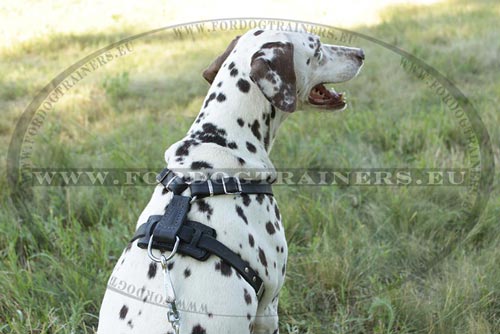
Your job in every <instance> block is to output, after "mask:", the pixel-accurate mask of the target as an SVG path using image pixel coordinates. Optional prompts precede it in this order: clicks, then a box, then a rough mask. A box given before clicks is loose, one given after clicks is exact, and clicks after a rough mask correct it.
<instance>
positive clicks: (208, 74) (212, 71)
mask: <svg viewBox="0 0 500 334" xmlns="http://www.w3.org/2000/svg"><path fill="white" fill-rule="evenodd" d="M239 38H240V36H236V37H235V39H233V40H232V41H231V43H229V45H228V46H227V49H226V51H224V53H222V54H221V55H220V56H219V57H217V58H216V59H215V60H214V61H213V63H212V64H210V66H208V67H207V68H206V69H205V71H203V77H204V78H205V80H207V81H208V83H209V84H212V82H214V79H215V76H216V75H217V72H219V70H220V67H221V66H222V64H223V63H224V61H225V60H226V58H227V57H228V56H229V54H230V53H231V51H233V49H234V47H235V45H236V43H237V42H238V39H239Z"/></svg>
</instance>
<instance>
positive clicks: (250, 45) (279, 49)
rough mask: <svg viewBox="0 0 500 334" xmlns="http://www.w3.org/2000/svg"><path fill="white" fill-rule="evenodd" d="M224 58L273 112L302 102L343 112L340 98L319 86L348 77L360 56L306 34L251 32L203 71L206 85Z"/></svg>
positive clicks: (358, 51)
mask: <svg viewBox="0 0 500 334" xmlns="http://www.w3.org/2000/svg"><path fill="white" fill-rule="evenodd" d="M241 57H243V59H242V58H241ZM228 58H231V59H232V60H233V58H236V59H237V60H239V61H238V63H240V66H244V68H245V69H247V70H248V73H242V75H245V74H246V75H248V76H249V77H250V79H251V80H252V81H253V82H254V83H255V84H256V85H257V86H258V87H259V89H260V91H261V92H262V94H263V95H264V96H265V98H266V99H267V100H269V101H270V102H271V103H272V104H273V105H274V106H275V107H276V108H278V109H280V110H283V111H285V112H293V111H295V110H296V109H297V104H299V103H302V102H303V103H308V104H310V105H313V106H315V107H319V108H323V109H328V110H341V109H344V108H345V106H346V102H345V100H344V96H343V94H341V93H337V92H336V91H335V90H334V89H333V88H327V87H326V86H325V85H326V84H334V83H339V82H344V81H348V80H350V79H352V78H354V77H355V76H356V75H357V74H358V72H359V70H360V69H361V66H362V65H363V60H364V53H363V50H361V49H358V48H351V47H345V46H337V45H328V44H322V43H321V42H320V40H319V37H318V36H316V35H312V34H308V33H295V32H283V31H266V30H258V29H254V30H251V31H249V32H247V33H246V34H244V35H242V36H241V37H237V38H235V39H234V40H233V41H232V42H231V43H230V44H229V46H228V48H227V49H226V51H225V52H224V53H223V54H222V55H220V56H219V57H218V58H217V59H216V60H215V61H214V62H213V63H212V64H211V65H210V66H209V67H208V68H207V69H206V70H205V71H204V72H203V76H204V78H205V79H206V80H207V81H208V82H209V83H212V82H213V81H214V79H215V77H216V75H217V73H218V71H219V69H220V68H221V66H223V63H224V62H225V61H226V60H227V59H228Z"/></svg>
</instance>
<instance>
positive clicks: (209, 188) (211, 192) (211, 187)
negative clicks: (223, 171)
mask: <svg viewBox="0 0 500 334" xmlns="http://www.w3.org/2000/svg"><path fill="white" fill-rule="evenodd" d="M207 184H208V191H209V193H210V197H212V196H213V195H214V186H213V184H212V180H207Z"/></svg>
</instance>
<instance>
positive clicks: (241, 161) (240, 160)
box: [238, 157, 245, 166]
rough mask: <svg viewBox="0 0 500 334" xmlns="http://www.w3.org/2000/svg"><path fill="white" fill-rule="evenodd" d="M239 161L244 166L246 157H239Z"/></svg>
mask: <svg viewBox="0 0 500 334" xmlns="http://www.w3.org/2000/svg"><path fill="white" fill-rule="evenodd" d="M238 162H239V163H240V165H242V166H243V165H244V164H245V159H243V158H240V157H238Z"/></svg>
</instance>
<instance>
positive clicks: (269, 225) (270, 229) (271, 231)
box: [266, 222, 276, 234]
mask: <svg viewBox="0 0 500 334" xmlns="http://www.w3.org/2000/svg"><path fill="white" fill-rule="evenodd" d="M266 230H267V233H269V234H274V233H275V232H276V229H275V228H274V225H273V223H271V222H267V223H266Z"/></svg>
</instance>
